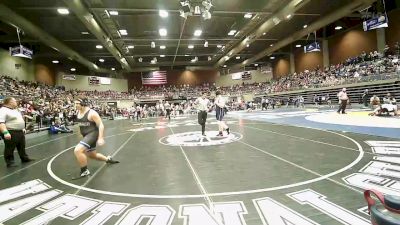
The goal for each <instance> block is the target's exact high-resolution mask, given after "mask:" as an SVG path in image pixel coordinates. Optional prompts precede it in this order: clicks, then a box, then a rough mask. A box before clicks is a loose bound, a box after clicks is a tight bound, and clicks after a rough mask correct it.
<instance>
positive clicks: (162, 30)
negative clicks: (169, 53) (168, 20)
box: [158, 28, 167, 36]
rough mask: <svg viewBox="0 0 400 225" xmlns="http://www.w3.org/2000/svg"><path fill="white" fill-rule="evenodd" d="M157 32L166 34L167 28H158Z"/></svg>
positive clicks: (162, 34)
mask: <svg viewBox="0 0 400 225" xmlns="http://www.w3.org/2000/svg"><path fill="white" fill-rule="evenodd" d="M158 33H160V36H167V29H165V28H161V29H159V30H158Z"/></svg>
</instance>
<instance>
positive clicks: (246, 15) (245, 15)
mask: <svg viewBox="0 0 400 225" xmlns="http://www.w3.org/2000/svg"><path fill="white" fill-rule="evenodd" d="M251 17H253V14H251V13H246V14H244V18H246V19H250V18H251Z"/></svg>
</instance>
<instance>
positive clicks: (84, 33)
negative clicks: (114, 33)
mask: <svg viewBox="0 0 400 225" xmlns="http://www.w3.org/2000/svg"><path fill="white" fill-rule="evenodd" d="M81 34H83V35H88V34H89V32H87V31H82V32H81Z"/></svg>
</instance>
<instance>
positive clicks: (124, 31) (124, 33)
mask: <svg viewBox="0 0 400 225" xmlns="http://www.w3.org/2000/svg"><path fill="white" fill-rule="evenodd" d="M119 34H120V35H123V36H125V35H128V32H127V31H126V30H119Z"/></svg>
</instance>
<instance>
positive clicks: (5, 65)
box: [0, 48, 35, 81]
mask: <svg viewBox="0 0 400 225" xmlns="http://www.w3.org/2000/svg"><path fill="white" fill-rule="evenodd" d="M16 64H20V67H19V68H17V67H16ZM0 75H7V76H9V77H13V78H15V79H18V80H26V81H33V80H35V77H34V66H33V63H32V60H31V59H25V58H20V57H13V56H10V53H9V52H8V51H7V50H5V49H2V48H0Z"/></svg>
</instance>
